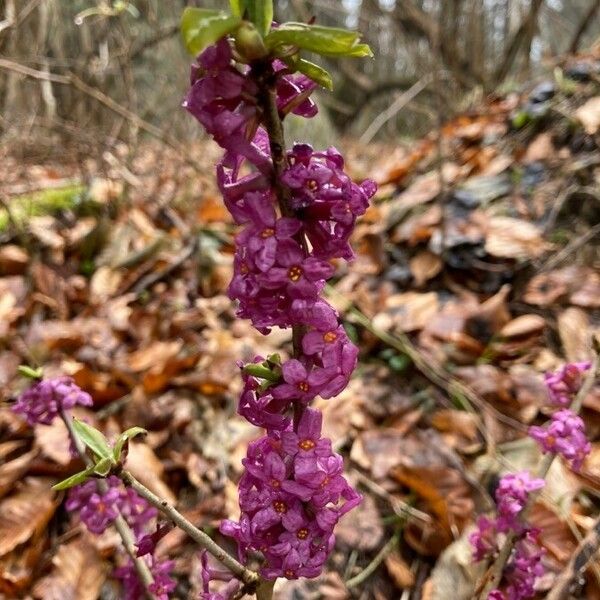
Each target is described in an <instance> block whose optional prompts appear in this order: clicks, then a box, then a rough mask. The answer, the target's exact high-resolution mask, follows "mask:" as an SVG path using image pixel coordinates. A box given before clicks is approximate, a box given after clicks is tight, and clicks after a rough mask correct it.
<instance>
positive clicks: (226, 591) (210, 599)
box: [200, 550, 241, 600]
mask: <svg viewBox="0 0 600 600" xmlns="http://www.w3.org/2000/svg"><path fill="white" fill-rule="evenodd" d="M200 561H201V571H200V577H201V580H202V595H201V596H200V598H201V600H231V598H233V597H234V595H235V594H236V592H237V591H238V590H239V589H240V587H241V582H240V581H239V579H235V578H233V577H232V575H231V572H230V571H222V570H220V569H217V568H214V567H212V566H210V565H209V556H208V552H207V551H206V550H203V551H202V552H200ZM215 580H216V581H226V582H227V583H226V585H225V586H223V587H221V589H220V590H219V591H218V592H211V591H210V583H211V581H215Z"/></svg>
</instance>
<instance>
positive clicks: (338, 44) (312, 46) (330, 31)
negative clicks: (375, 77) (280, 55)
mask: <svg viewBox="0 0 600 600" xmlns="http://www.w3.org/2000/svg"><path fill="white" fill-rule="evenodd" d="M265 44H266V45H267V47H268V48H271V49H275V48H277V47H279V46H296V47H297V48H302V49H303V50H309V51H310V52H316V53H317V54H322V55H323V56H356V57H361V56H373V53H372V52H371V49H370V48H369V46H368V45H367V44H361V43H360V33H359V32H357V31H350V30H349V29H338V28H337V27H323V26H322V25H306V24H305V23H293V22H290V23H284V24H283V25H281V26H280V27H278V28H277V29H273V31H271V32H270V33H269V35H267V37H266V38H265Z"/></svg>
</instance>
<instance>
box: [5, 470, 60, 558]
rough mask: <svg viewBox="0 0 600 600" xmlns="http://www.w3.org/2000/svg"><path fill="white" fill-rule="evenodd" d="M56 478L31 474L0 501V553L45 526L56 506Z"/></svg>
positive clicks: (23, 540)
mask: <svg viewBox="0 0 600 600" xmlns="http://www.w3.org/2000/svg"><path fill="white" fill-rule="evenodd" d="M53 483H54V482H53V481H49V480H48V479H43V478H36V479H33V478H28V479H26V480H25V481H24V483H23V486H22V487H20V488H19V489H18V490H17V491H16V492H15V493H14V494H12V495H11V496H8V497H6V498H4V500H2V502H0V556H4V555H5V554H7V553H8V552H10V551H11V550H14V549H15V548H16V547H17V546H18V545H19V544H23V543H24V542H26V541H27V540H28V539H29V538H30V537H31V536H32V535H34V534H35V533H39V532H41V531H43V530H44V528H45V527H46V525H47V524H48V521H49V520H50V519H51V518H52V515H53V514H54V511H55V509H56V504H55V502H54V498H55V492H54V491H53V490H52V489H51V487H52V484H53Z"/></svg>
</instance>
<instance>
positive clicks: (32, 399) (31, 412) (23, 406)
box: [12, 376, 93, 426]
mask: <svg viewBox="0 0 600 600" xmlns="http://www.w3.org/2000/svg"><path fill="white" fill-rule="evenodd" d="M92 404H93V401H92V397H91V396H90V395H89V394H88V393H87V392H84V391H83V390H82V389H81V388H80V387H79V386H77V385H76V384H75V382H74V381H73V379H72V378H71V377H66V376H63V377H55V378H53V379H42V380H41V381H37V382H35V383H34V384H33V385H32V386H31V387H29V388H28V389H26V390H25V391H24V392H23V393H22V394H21V395H20V396H19V397H18V398H17V401H16V402H15V404H14V405H13V407H12V408H13V411H14V412H16V413H17V414H20V415H23V416H24V417H25V418H26V419H27V423H29V425H31V426H33V425H36V424H38V423H41V424H42V425H50V423H52V421H53V420H54V418H55V417H56V416H57V415H58V414H59V413H60V412H61V411H62V410H68V409H70V408H73V407H74V406H76V405H80V406H92Z"/></svg>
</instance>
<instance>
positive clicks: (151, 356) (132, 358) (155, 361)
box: [127, 340, 183, 373]
mask: <svg viewBox="0 0 600 600" xmlns="http://www.w3.org/2000/svg"><path fill="white" fill-rule="evenodd" d="M182 347H183V341H182V340H173V341H171V342H162V341H156V342H152V343H151V344H150V345H149V346H147V347H146V348H140V350H136V351H135V352H132V353H131V354H130V355H129V358H128V359H127V366H128V367H129V368H130V369H131V370H132V371H134V372H135V373H139V372H141V371H146V370H147V369H150V368H151V367H156V366H157V365H161V364H164V363H165V362H166V361H167V360H169V359H170V358H173V357H174V356H176V355H177V354H178V353H179V351H180V350H181V348H182Z"/></svg>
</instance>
